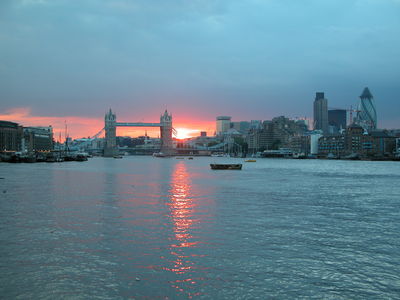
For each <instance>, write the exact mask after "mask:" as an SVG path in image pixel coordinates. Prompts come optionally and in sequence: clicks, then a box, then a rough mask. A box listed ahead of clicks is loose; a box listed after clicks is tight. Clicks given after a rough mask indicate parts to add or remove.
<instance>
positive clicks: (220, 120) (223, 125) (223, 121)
mask: <svg viewBox="0 0 400 300" xmlns="http://www.w3.org/2000/svg"><path fill="white" fill-rule="evenodd" d="M216 128H217V131H216V135H221V134H222V133H223V132H225V131H227V130H228V129H229V128H231V117H228V116H219V117H217V124H216Z"/></svg>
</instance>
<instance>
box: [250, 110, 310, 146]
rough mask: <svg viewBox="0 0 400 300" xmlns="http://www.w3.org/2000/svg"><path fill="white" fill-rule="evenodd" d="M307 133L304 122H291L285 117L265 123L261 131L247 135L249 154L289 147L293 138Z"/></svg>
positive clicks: (257, 130) (254, 130)
mask: <svg viewBox="0 0 400 300" xmlns="http://www.w3.org/2000/svg"><path fill="white" fill-rule="evenodd" d="M306 131H307V126H306V124H305V123H304V122H301V121H300V122H299V121H294V120H290V119H289V118H286V117H284V116H280V117H276V118H273V119H272V120H271V121H269V120H267V121H264V122H263V123H262V127H261V129H255V128H253V129H250V131H249V133H248V135H247V144H248V146H249V152H254V153H255V152H258V151H264V150H277V149H279V148H282V147H289V146H290V138H291V137H292V136H294V135H302V134H304V133H305V132H306Z"/></svg>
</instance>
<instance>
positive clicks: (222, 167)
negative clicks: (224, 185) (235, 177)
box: [210, 164, 242, 170]
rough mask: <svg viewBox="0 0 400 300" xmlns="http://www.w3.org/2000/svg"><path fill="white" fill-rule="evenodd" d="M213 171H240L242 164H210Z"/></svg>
mask: <svg viewBox="0 0 400 300" xmlns="http://www.w3.org/2000/svg"><path fill="white" fill-rule="evenodd" d="M210 167H211V169H213V170H241V169H242V164H210Z"/></svg>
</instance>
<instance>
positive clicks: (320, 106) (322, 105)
mask: <svg viewBox="0 0 400 300" xmlns="http://www.w3.org/2000/svg"><path fill="white" fill-rule="evenodd" d="M314 130H322V132H323V133H324V134H327V133H328V100H327V99H325V96H324V93H321V92H317V93H316V96H315V100H314Z"/></svg>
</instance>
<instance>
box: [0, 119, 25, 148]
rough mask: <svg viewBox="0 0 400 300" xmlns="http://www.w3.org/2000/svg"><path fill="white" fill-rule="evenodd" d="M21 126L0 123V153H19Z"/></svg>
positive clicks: (5, 122)
mask: <svg viewBox="0 0 400 300" xmlns="http://www.w3.org/2000/svg"><path fill="white" fill-rule="evenodd" d="M21 140H22V126H19V125H18V124H17V123H14V122H9V121H0V151H21Z"/></svg>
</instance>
